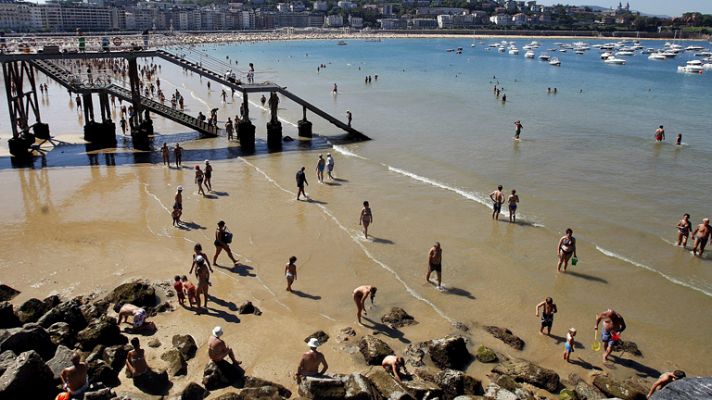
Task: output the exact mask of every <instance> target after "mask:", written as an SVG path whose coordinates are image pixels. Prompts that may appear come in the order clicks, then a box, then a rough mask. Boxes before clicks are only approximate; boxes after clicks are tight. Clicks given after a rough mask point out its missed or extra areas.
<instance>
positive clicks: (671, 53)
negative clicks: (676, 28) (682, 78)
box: [663, 50, 677, 58]
mask: <svg viewBox="0 0 712 400" xmlns="http://www.w3.org/2000/svg"><path fill="white" fill-rule="evenodd" d="M663 55H664V56H665V58H675V57H677V53H675V52H674V51H672V50H665V51H664V52H663Z"/></svg>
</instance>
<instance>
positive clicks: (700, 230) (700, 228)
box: [692, 218, 712, 257]
mask: <svg viewBox="0 0 712 400" xmlns="http://www.w3.org/2000/svg"><path fill="white" fill-rule="evenodd" d="M692 235H693V236H694V237H695V247H693V248H692V254H694V255H696V256H698V257H702V253H704V252H705V247H706V246H707V242H708V241H709V240H710V236H712V229H711V228H710V219H709V218H705V219H703V220H702V223H701V224H699V225H697V227H695V231H694V232H692ZM698 251H699V253H698Z"/></svg>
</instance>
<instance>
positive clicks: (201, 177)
mask: <svg viewBox="0 0 712 400" xmlns="http://www.w3.org/2000/svg"><path fill="white" fill-rule="evenodd" d="M204 179H205V174H203V170H201V169H200V165H196V166H195V183H196V184H197V185H198V194H202V195H203V197H205V190H203V180H204Z"/></svg>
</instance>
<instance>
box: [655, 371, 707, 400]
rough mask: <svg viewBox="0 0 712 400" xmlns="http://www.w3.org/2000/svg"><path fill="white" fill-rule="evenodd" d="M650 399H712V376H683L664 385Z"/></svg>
mask: <svg viewBox="0 0 712 400" xmlns="http://www.w3.org/2000/svg"><path fill="white" fill-rule="evenodd" d="M650 399H651V400H697V399H712V377H710V376H705V377H696V378H685V379H680V380H677V381H674V382H672V383H669V384H668V385H666V386H665V387H664V388H663V389H662V390H658V391H657V392H655V393H653V396H652V397H651V398H650Z"/></svg>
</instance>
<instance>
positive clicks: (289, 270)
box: [284, 256, 297, 292]
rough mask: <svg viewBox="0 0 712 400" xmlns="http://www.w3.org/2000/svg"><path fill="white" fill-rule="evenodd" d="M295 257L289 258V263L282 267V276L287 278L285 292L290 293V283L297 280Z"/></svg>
mask: <svg viewBox="0 0 712 400" xmlns="http://www.w3.org/2000/svg"><path fill="white" fill-rule="evenodd" d="M295 262H297V257H295V256H291V257H289V262H288V263H287V265H285V266H284V276H285V278H287V289H286V290H287V291H288V292H291V291H292V283H294V281H296V280H297V265H296V264H295Z"/></svg>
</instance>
